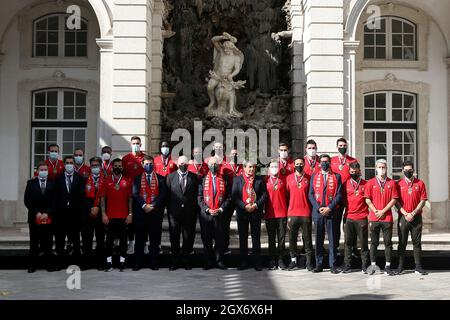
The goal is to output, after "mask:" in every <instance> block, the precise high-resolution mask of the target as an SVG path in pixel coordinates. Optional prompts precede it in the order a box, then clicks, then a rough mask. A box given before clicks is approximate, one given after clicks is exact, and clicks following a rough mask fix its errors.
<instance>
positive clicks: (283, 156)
mask: <svg viewBox="0 0 450 320" xmlns="http://www.w3.org/2000/svg"><path fill="white" fill-rule="evenodd" d="M287 157H288V152H287V151H280V158H281V159H283V160H284V159H287Z"/></svg>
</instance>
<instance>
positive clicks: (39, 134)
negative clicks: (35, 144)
mask: <svg viewBox="0 0 450 320" xmlns="http://www.w3.org/2000/svg"><path fill="white" fill-rule="evenodd" d="M34 140H35V141H45V130H41V129H37V130H34Z"/></svg>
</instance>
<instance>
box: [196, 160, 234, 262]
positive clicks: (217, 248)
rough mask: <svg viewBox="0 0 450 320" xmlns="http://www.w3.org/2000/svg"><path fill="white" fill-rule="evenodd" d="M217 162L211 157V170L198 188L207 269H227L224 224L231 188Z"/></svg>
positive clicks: (209, 163) (209, 165) (209, 162)
mask: <svg viewBox="0 0 450 320" xmlns="http://www.w3.org/2000/svg"><path fill="white" fill-rule="evenodd" d="M217 162H218V159H217V158H216V157H211V158H209V160H208V168H209V172H208V173H207V174H206V175H205V177H203V178H202V182H201V184H200V185H199V188H198V203H199V205H200V227H201V234H202V241H203V250H204V255H205V266H204V269H205V270H208V269H211V268H212V267H214V266H216V267H217V268H219V269H222V270H225V269H226V267H225V265H224V263H223V255H224V248H225V246H224V242H225V241H224V240H225V237H224V225H225V214H226V212H227V209H228V207H229V205H230V190H229V185H228V183H227V182H228V181H227V178H226V177H224V176H222V175H221V174H220V173H219V170H220V165H219V164H218V163H217ZM213 242H214V249H213Z"/></svg>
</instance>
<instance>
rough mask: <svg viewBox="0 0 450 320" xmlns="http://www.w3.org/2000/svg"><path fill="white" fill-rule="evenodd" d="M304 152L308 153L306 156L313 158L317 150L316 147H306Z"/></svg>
mask: <svg viewBox="0 0 450 320" xmlns="http://www.w3.org/2000/svg"><path fill="white" fill-rule="evenodd" d="M306 153H307V154H308V156H310V157H311V158H314V157H315V156H316V154H317V150H316V149H307V150H306Z"/></svg>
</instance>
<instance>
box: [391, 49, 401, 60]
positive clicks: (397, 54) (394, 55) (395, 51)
mask: <svg viewBox="0 0 450 320" xmlns="http://www.w3.org/2000/svg"><path fill="white" fill-rule="evenodd" d="M402 58H403V49H402V48H401V47H397V48H392V59H402Z"/></svg>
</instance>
